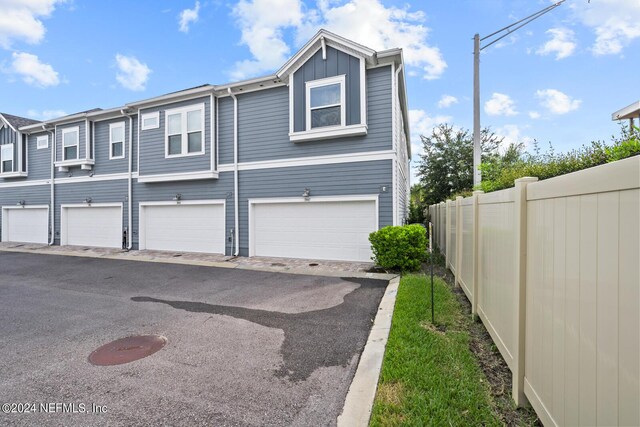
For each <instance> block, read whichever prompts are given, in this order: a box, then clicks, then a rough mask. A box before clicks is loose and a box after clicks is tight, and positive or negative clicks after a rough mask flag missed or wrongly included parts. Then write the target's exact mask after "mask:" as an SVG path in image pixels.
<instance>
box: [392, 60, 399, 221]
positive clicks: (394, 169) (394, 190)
mask: <svg viewBox="0 0 640 427" xmlns="http://www.w3.org/2000/svg"><path fill="white" fill-rule="evenodd" d="M396 77H397V75H396V64H395V63H393V64H391V146H392V147H393V152H394V153H396V156H394V158H393V161H392V163H391V169H392V174H391V189H392V190H391V191H392V193H391V205H392V206H391V209H392V210H393V223H392V224H393V225H399V221H398V188H397V180H398V176H397V175H398V171H397V169H398V165H397V159H396V158H397V156H398V147H397V146H396V142H397V141H396V139H397V133H398V129H397V126H396V116H397V111H396V110H397V108H396V97H397V96H398V85H397V81H396Z"/></svg>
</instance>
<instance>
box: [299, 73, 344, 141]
mask: <svg viewBox="0 0 640 427" xmlns="http://www.w3.org/2000/svg"><path fill="white" fill-rule="evenodd" d="M344 81H345V79H344V75H341V76H336V77H329V78H326V79H320V80H313V81H310V82H307V83H306V89H307V90H306V92H307V93H306V95H307V96H306V98H307V105H306V112H307V117H306V119H307V126H306V127H307V130H311V129H316V128H322V127H329V126H345V125H346V120H345V102H344V100H345V83H344Z"/></svg>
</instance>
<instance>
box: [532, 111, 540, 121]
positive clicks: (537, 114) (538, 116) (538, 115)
mask: <svg viewBox="0 0 640 427" xmlns="http://www.w3.org/2000/svg"><path fill="white" fill-rule="evenodd" d="M529 118H531V119H533V120H537V119H539V118H540V113H538V112H537V111H529Z"/></svg>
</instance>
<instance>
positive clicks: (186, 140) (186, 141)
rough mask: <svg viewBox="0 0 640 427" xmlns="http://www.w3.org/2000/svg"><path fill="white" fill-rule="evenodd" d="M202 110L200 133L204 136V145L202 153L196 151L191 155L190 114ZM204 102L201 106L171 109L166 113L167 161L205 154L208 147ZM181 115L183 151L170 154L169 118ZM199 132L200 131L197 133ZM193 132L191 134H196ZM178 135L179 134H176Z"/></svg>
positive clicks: (165, 151) (165, 142) (165, 140)
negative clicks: (206, 146) (188, 118)
mask: <svg viewBox="0 0 640 427" xmlns="http://www.w3.org/2000/svg"><path fill="white" fill-rule="evenodd" d="M198 110H200V131H199V132H201V134H202V144H201V148H200V151H194V152H192V153H189V129H188V127H187V126H188V123H187V122H188V120H187V117H188V113H190V112H193V111H198ZM204 111H205V108H204V102H203V103H200V104H192V105H187V106H184V107H178V108H171V109H169V110H165V111H164V129H165V131H164V157H165V159H173V158H180V157H191V156H200V155H203V154H204V153H205V145H206V137H205V127H206V126H205V119H204V116H205V114H204ZM176 114H180V116H181V125H180V135H181V143H182V150H181V152H180V154H169V116H170V115H176ZM195 132H198V131H195ZM195 132H191V133H195ZM176 135H177V134H176Z"/></svg>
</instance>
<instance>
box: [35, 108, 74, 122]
mask: <svg viewBox="0 0 640 427" xmlns="http://www.w3.org/2000/svg"><path fill="white" fill-rule="evenodd" d="M66 115H67V113H66V112H65V111H63V110H43V111H38V110H29V111H27V117H31V118H32V119H38V120H50V119H57V118H58V117H63V116H66Z"/></svg>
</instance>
